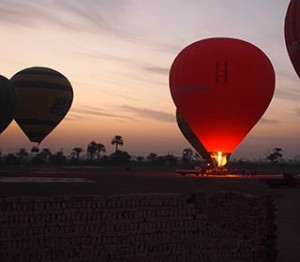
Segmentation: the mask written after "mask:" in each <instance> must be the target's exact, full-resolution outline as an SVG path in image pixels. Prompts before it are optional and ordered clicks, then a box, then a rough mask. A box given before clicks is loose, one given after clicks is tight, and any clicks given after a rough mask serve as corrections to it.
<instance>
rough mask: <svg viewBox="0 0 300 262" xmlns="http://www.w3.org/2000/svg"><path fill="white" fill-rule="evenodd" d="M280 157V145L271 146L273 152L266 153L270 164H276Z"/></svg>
mask: <svg viewBox="0 0 300 262" xmlns="http://www.w3.org/2000/svg"><path fill="white" fill-rule="evenodd" d="M281 158H282V148H280V147H275V148H273V152H272V153H271V154H269V155H267V159H268V160H270V161H271V163H272V164H277V163H278V161H279V160H280V159H281Z"/></svg>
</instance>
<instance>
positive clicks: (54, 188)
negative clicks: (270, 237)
mask: <svg viewBox="0 0 300 262" xmlns="http://www.w3.org/2000/svg"><path fill="white" fill-rule="evenodd" d="M12 178H13V179H12ZM196 191H204V192H206V193H212V194H213V193H216V192H219V191H238V192H245V193H250V194H255V195H262V194H271V195H272V196H273V199H274V201H275V205H276V208H277V226H278V231H277V247H278V252H279V253H278V259H277V262H299V261H300V205H299V203H300V186H298V187H296V188H288V187H279V188H269V187H267V186H266V185H264V184H262V183H261V182H259V181H258V180H257V177H251V176H249V177H245V176H232V177H219V176H218V177H201V176H200V177H196V176H193V175H188V176H184V177H183V176H180V175H178V174H176V173H175V172H170V171H157V170H156V171H149V170H147V171H141V170H127V169H124V168H123V169H103V168H86V167H68V168H63V169H46V170H45V169H37V168H34V169H33V168H25V169H22V168H20V169H0V197H1V196H24V195H25V196H26V195H27V196H49V195H56V196H57V195H65V194H72V195H91V194H97V195H107V194H128V193H146V192H179V193H188V194H189V193H192V192H196Z"/></svg>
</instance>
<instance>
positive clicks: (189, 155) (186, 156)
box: [182, 148, 193, 161]
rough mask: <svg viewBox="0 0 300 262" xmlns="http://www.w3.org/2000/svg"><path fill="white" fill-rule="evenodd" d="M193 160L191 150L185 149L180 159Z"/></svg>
mask: <svg viewBox="0 0 300 262" xmlns="http://www.w3.org/2000/svg"><path fill="white" fill-rule="evenodd" d="M192 158H193V150H192V149H190V148H185V149H183V151H182V159H183V160H188V161H192Z"/></svg>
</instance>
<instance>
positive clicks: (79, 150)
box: [72, 147, 83, 161]
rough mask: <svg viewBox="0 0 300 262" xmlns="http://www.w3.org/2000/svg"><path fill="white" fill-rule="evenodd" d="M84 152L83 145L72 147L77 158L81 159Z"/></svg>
mask: <svg viewBox="0 0 300 262" xmlns="http://www.w3.org/2000/svg"><path fill="white" fill-rule="evenodd" d="M81 152H83V149H82V148H81V147H74V148H73V149H72V154H74V155H75V156H76V160H77V161H79V157H80V153H81Z"/></svg>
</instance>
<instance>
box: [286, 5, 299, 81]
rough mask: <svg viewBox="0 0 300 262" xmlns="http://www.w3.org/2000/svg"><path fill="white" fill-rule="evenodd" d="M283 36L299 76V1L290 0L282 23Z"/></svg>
mask: <svg viewBox="0 0 300 262" xmlns="http://www.w3.org/2000/svg"><path fill="white" fill-rule="evenodd" d="M284 36H285V43H286V47H287V51H288V54H289V56H290V59H291V62H292V64H293V66H294V69H295V71H296V73H297V75H298V76H299V77H300V1H298V0H291V2H290V4H289V6H288V9H287V12H286V16H285V23H284Z"/></svg>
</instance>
